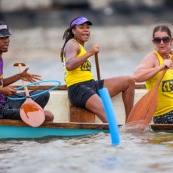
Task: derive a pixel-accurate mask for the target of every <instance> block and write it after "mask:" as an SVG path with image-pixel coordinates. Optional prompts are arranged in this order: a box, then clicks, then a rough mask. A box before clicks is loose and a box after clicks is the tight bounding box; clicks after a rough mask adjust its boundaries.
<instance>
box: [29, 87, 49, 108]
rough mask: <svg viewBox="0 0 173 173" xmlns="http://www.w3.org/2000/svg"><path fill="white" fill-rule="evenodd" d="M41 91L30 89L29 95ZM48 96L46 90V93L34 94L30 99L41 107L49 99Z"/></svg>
mask: <svg viewBox="0 0 173 173" xmlns="http://www.w3.org/2000/svg"><path fill="white" fill-rule="evenodd" d="M40 92H41V91H40V90H37V91H30V93H29V94H30V96H32V95H34V94H38V93H40ZM49 97H50V93H49V92H47V93H44V94H41V95H38V96H35V97H33V98H32V99H33V100H34V101H35V102H36V103H37V104H39V105H40V106H41V107H42V108H44V107H45V106H46V104H47V103H48V101H49Z"/></svg>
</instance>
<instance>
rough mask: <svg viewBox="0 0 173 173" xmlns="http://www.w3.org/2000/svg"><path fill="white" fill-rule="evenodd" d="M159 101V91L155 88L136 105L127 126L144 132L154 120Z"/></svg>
mask: <svg viewBox="0 0 173 173" xmlns="http://www.w3.org/2000/svg"><path fill="white" fill-rule="evenodd" d="M157 101H158V90H157V89H156V88H155V87H154V88H153V89H152V90H151V91H150V92H148V93H147V94H145V95H144V96H143V97H142V98H141V99H140V100H139V101H138V102H137V103H136V104H135V106H134V107H133V109H132V110H131V112H130V114H129V116H128V119H127V122H126V125H127V126H130V127H131V128H135V129H139V130H144V129H145V128H146V127H147V126H148V124H149V123H150V122H151V120H152V116H153V115H154V112H155V109H156V106H157ZM140 124H141V126H140ZM137 126H138V128H137Z"/></svg>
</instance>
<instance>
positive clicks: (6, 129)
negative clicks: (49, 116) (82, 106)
mask: <svg viewBox="0 0 173 173" xmlns="http://www.w3.org/2000/svg"><path fill="white" fill-rule="evenodd" d="M99 132H103V133H109V128H108V124H106V123H104V124H103V123H100V124H99V123H75V122H51V123H43V124H42V125H41V126H39V127H31V126H28V125H27V124H25V123H24V122H22V121H20V120H7V119H1V120H0V139H35V138H43V137H79V136H84V135H92V134H97V133H99Z"/></svg>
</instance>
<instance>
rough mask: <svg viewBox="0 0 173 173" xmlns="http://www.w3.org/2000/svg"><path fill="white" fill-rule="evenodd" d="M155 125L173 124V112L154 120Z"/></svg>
mask: <svg viewBox="0 0 173 173" xmlns="http://www.w3.org/2000/svg"><path fill="white" fill-rule="evenodd" d="M153 122H154V124H173V111H171V112H168V113H166V114H164V115H160V116H156V117H154V118H153Z"/></svg>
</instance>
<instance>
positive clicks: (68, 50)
mask: <svg viewBox="0 0 173 173" xmlns="http://www.w3.org/2000/svg"><path fill="white" fill-rule="evenodd" d="M98 51H99V46H98V45H93V46H92V48H91V49H90V50H89V51H88V52H86V53H85V54H84V55H82V56H80V57H79V58H76V56H77V55H78V54H79V53H80V47H79V45H78V44H77V43H76V42H74V41H72V40H71V41H69V42H68V43H67V44H66V46H65V50H64V55H65V57H66V69H67V70H69V71H70V70H74V69H76V68H78V67H79V66H80V65H81V64H83V63H84V62H85V61H86V60H87V59H88V58H89V57H90V56H92V55H94V54H95V53H96V52H98Z"/></svg>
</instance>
